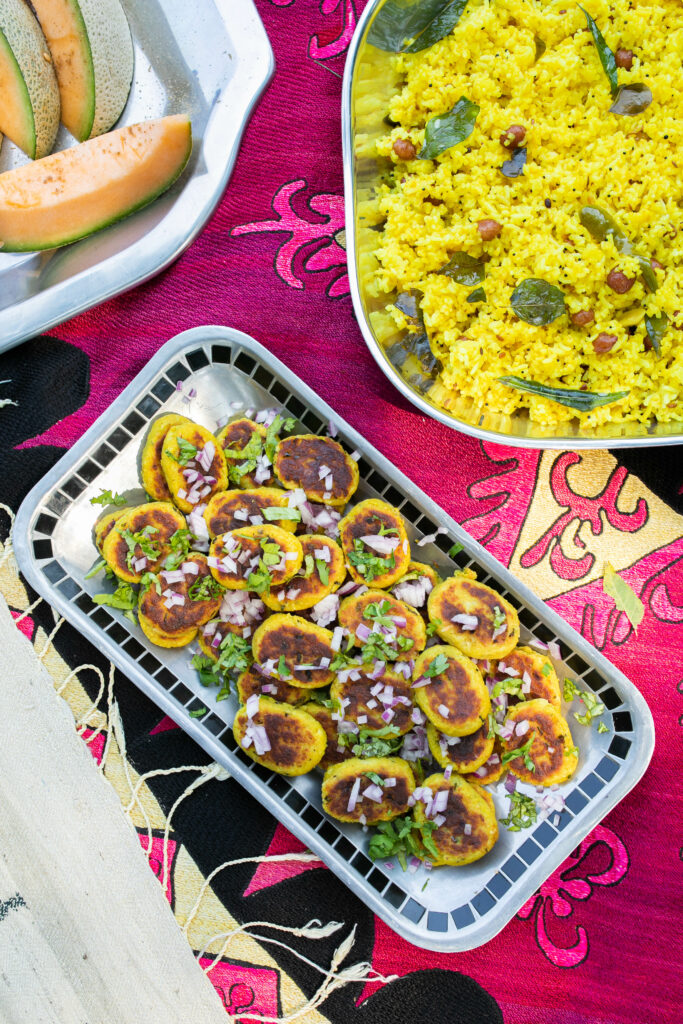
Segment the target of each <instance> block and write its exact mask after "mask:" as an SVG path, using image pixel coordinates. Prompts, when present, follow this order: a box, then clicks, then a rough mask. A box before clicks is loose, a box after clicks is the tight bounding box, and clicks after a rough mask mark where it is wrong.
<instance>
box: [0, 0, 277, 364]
mask: <svg viewBox="0 0 683 1024" xmlns="http://www.w3.org/2000/svg"><path fill="white" fill-rule="evenodd" d="M121 2H122V4H123V6H124V9H125V11H126V15H127V17H128V22H129V24H130V28H131V32H132V36H133V43H134V46H135V71H134V75H133V85H132V87H131V91H130V96H129V97H128V103H127V104H126V108H125V110H124V112H123V114H122V115H121V118H120V119H119V121H118V122H117V127H118V126H122V125H127V124H136V123H137V122H138V121H145V120H148V119H150V118H156V117H163V116H164V115H166V114H189V116H190V117H191V119H192V134H193V152H192V156H191V157H190V162H189V164H188V166H187V167H186V168H185V171H184V172H183V174H182V175H181V177H180V178H179V179H178V181H177V182H176V183H175V185H174V186H173V187H172V188H171V189H170V190H169V191H168V192H167V193H166V194H165V195H164V196H161V197H160V198H159V199H157V200H156V201H155V202H154V203H152V204H150V206H147V207H145V208H144V209H143V210H139V211H138V212H137V213H135V214H133V215H132V216H130V217H127V218H126V219H125V220H123V221H121V222H120V223H118V224H114V225H112V226H111V227H109V228H106V229H105V230H104V231H99V232H97V233H96V234H95V235H92V236H91V237H90V238H84V239H83V240H82V241H80V242H74V243H73V245H67V246H64V247H63V248H61V249H53V250H51V251H50V252H44V253H21V254H16V255H13V254H11V253H2V252H0V352H4V351H5V350H6V349H9V348H12V346H13V345H17V344H19V342H20V341H23V340H24V339H25V338H30V337H32V336H33V335H35V334H40V333H41V332H42V331H45V330H48V329H49V328H50V327H54V326H55V325H56V324H58V323H61V322H62V321H64V320H68V319H69V318H70V317H72V316H75V315H76V314H77V313H82V312H83V311H84V310H86V309H90V307H91V306H94V305H97V303H99V302H104V300H105V299H110V298H111V297H112V296H114V295H118V294H119V293H120V292H123V291H126V290H127V289H128V288H132V287H134V286H135V285H137V284H140V283H141V282H142V281H145V280H147V279H148V278H149V277H151V276H152V275H153V274H156V273H158V272H159V271H160V270H163V268H164V267H167V266H168V265H169V263H171V262H172V261H173V260H174V259H176V257H178V256H179V255H180V253H181V252H182V251H183V250H184V249H185V248H186V247H187V246H188V245H189V244H190V242H191V241H192V240H193V238H195V236H196V235H197V234H198V233H199V231H200V230H201V228H202V227H203V226H204V224H205V223H206V221H207V220H208V218H209V217H210V215H211V213H212V212H213V210H214V208H215V207H216V204H217V203H218V201H219V199H220V198H221V196H222V194H223V190H224V189H225V186H226V185H227V183H228V179H229V177H230V174H231V172H232V168H233V164H234V162H235V159H236V157H237V152H238V149H239V143H240V139H241V137H242V132H243V130H244V127H245V125H246V123H247V121H248V119H249V116H250V114H251V111H252V109H253V107H254V104H255V103H256V101H257V100H258V98H259V96H260V95H261V92H262V91H263V89H264V88H265V87H266V85H267V84H268V82H269V80H270V77H271V75H272V73H273V70H274V67H275V64H274V60H273V53H272V50H271V48H270V43H269V42H268V37H267V35H266V33H265V29H264V28H263V25H262V24H261V21H260V19H259V16H258V14H257V13H256V8H255V7H254V4H253V0H196V2H195V3H191V4H188V3H187V2H186V0H163V3H162V2H161V0H144V3H136V2H134V0H121ZM74 143H75V140H74V138H73V137H72V136H71V135H70V134H69V133H68V132H67V130H66V129H65V128H64V127H62V128H60V132H59V135H58V137H57V143H56V146H55V149H66V148H67V147H68V146H72V145H74ZM27 161H28V158H27V157H25V156H24V155H23V154H22V153H20V151H19V150H18V149H17V148H16V146H13V145H12V144H11V143H10V142H9V141H8V140H7V139H5V140H4V142H3V145H2V148H1V149H0V171H6V170H10V169H11V168H13V167H16V166H19V165H20V164H22V163H27Z"/></svg>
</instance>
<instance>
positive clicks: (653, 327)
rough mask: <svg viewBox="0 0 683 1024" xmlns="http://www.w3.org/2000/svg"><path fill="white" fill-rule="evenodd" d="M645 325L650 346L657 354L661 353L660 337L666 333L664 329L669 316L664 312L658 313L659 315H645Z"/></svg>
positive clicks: (667, 323) (667, 324)
mask: <svg viewBox="0 0 683 1024" xmlns="http://www.w3.org/2000/svg"><path fill="white" fill-rule="evenodd" d="M645 326H646V327H647V336H648V338H649V339H650V341H651V342H652V347H653V349H654V350H655V352H656V353H657V355H658V356H661V354H662V338H663V337H664V335H665V334H666V329H667V327H668V326H669V318H668V316H667V315H666V313H660V314H659V316H647V315H646V317H645Z"/></svg>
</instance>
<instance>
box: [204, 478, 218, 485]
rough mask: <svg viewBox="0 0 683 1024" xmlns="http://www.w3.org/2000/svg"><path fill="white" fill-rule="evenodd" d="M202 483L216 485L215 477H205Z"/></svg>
mask: <svg viewBox="0 0 683 1024" xmlns="http://www.w3.org/2000/svg"><path fill="white" fill-rule="evenodd" d="M204 483H205V484H215V483H216V477H215V476H205V477H204Z"/></svg>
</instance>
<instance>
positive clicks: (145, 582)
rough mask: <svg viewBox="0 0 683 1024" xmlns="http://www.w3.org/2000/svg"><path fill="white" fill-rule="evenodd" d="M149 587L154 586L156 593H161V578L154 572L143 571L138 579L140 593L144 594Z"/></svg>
mask: <svg viewBox="0 0 683 1024" xmlns="http://www.w3.org/2000/svg"><path fill="white" fill-rule="evenodd" d="M150 587H154V589H155V590H156V592H157V594H161V580H160V579H159V577H158V576H157V574H156V573H155V572H144V573H143V574H142V579H141V580H140V594H141V595H143V594H146V593H147V591H148V590H149V588H150Z"/></svg>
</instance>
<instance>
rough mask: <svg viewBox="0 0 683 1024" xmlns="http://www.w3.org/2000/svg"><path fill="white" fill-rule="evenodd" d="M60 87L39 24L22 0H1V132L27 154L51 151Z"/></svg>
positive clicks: (55, 127) (33, 156)
mask: <svg viewBox="0 0 683 1024" xmlns="http://www.w3.org/2000/svg"><path fill="white" fill-rule="evenodd" d="M58 128H59V88H58V86H57V79H56V77H55V72H54V69H53V67H52V58H51V57H50V51H49V50H48V46H47V43H46V41H45V37H44V35H43V33H42V32H41V30H40V25H39V24H38V22H37V21H36V19H35V18H34V16H33V14H32V13H31V11H30V10H29V8H28V6H27V4H25V3H24V0H1V2H0V132H4V133H5V135H6V136H7V137H8V138H9V139H11V140H12V142H14V143H15V144H16V145H17V146H19V148H20V149H23V151H24V153H26V155H27V156H30V157H31V159H34V158H36V157H38V158H39V157H43V156H45V155H46V154H47V153H50V152H51V150H52V147H53V146H54V144H55V138H56V135H57V129H58Z"/></svg>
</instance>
